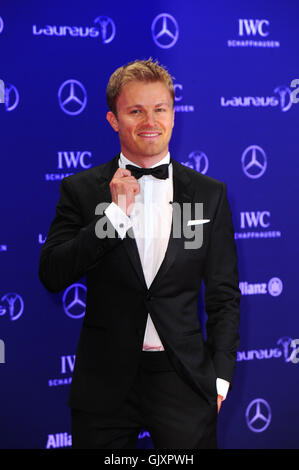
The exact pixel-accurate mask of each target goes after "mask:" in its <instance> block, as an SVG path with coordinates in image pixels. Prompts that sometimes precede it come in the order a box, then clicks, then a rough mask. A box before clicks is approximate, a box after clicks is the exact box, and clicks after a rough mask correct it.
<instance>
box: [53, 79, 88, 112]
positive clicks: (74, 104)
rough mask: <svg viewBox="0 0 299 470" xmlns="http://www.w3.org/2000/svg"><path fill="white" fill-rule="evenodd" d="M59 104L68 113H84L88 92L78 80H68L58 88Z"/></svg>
mask: <svg viewBox="0 0 299 470" xmlns="http://www.w3.org/2000/svg"><path fill="white" fill-rule="evenodd" d="M58 102H59V105H60V107H61V109H62V111H64V112H65V113H66V114H69V115H71V116H75V115H77V114H80V113H82V111H83V109H84V108H85V106H86V103H87V93H86V90H85V88H84V86H83V85H82V83H81V82H79V81H78V80H73V79H70V80H66V81H65V82H63V84H62V85H61V86H60V88H59V90H58Z"/></svg>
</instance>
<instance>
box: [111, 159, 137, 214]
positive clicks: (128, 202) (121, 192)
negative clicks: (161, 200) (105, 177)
mask: <svg viewBox="0 0 299 470" xmlns="http://www.w3.org/2000/svg"><path fill="white" fill-rule="evenodd" d="M109 187H110V192H111V197H112V202H114V203H115V204H117V205H118V206H119V207H120V208H121V209H122V210H123V211H124V212H125V214H127V215H130V213H131V212H132V209H133V206H134V201H135V195H136V194H138V193H139V192H140V186H139V183H138V181H137V179H136V178H134V176H131V172H130V171H129V170H126V169H125V168H118V170H117V171H116V172H115V173H114V176H113V178H112V180H111V181H110V184H109Z"/></svg>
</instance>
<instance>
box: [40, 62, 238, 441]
mask: <svg viewBox="0 0 299 470" xmlns="http://www.w3.org/2000/svg"><path fill="white" fill-rule="evenodd" d="M107 103H108V106H109V112H108V113H107V120H108V122H109V123H110V125H111V126H112V128H113V129H114V131H116V132H117V133H118V136H119V141H120V147H121V153H120V154H119V155H117V156H116V157H115V158H114V159H112V160H111V161H109V162H108V163H105V164H103V165H99V166H97V167H94V168H92V169H89V170H86V171H83V172H80V173H77V174H75V175H72V176H69V177H67V178H65V179H64V180H62V183H61V186H60V193H61V195H60V199H59V201H58V204H57V207H56V216H55V218H54V220H53V222H52V224H51V227H50V230H49V234H48V237H47V240H46V243H45V244H44V246H43V249H42V253H41V259H40V268H39V276H40V279H41V281H42V283H43V284H44V286H45V287H46V288H47V289H48V290H49V291H51V292H58V291H60V290H62V289H65V288H66V287H67V286H69V285H71V284H72V283H74V282H77V281H78V280H79V279H81V278H82V276H84V275H86V283H87V304H86V312H85V317H84V321H83V326H82V330H81V334H80V339H79V343H78V347H77V352H76V362H75V369H74V374H73V381H72V385H71V392H70V398H69V405H70V407H71V414H72V437H73V448H105V449H125V448H127V449H128V448H134V447H135V446H136V440H137V437H138V434H139V432H140V430H141V429H146V430H148V431H149V433H150V435H151V438H152V441H153V444H154V446H155V448H160V449H162V448H164V449H167V448H168V449H179V448H181V449H187V448H189V449H196V448H216V447H217V438H216V427H217V415H218V413H219V410H220V406H221V402H222V401H223V400H224V399H225V397H226V394H227V392H228V389H229V388H230V387H231V385H232V379H233V373H234V369H235V362H236V351H237V347H238V344H239V334H238V328H239V302H240V291H239V288H238V269H237V257H236V249H235V244H234V235H233V227H232V221H231V213H230V208H229V204H228V201H227V196H226V186H225V184H224V183H221V182H219V181H217V180H215V179H212V178H210V177H208V176H203V175H201V174H199V173H198V172H196V171H194V170H192V169H190V168H187V167H185V166H183V165H181V164H180V163H178V162H177V161H176V160H174V159H172V158H171V157H170V154H169V141H170V138H171V134H172V129H173V126H174V87H173V82H172V79H171V77H170V75H169V73H168V72H167V71H166V70H165V68H164V67H162V66H160V65H159V64H158V63H157V62H153V61H152V60H151V59H149V60H137V61H135V62H131V63H129V64H127V65H125V66H123V67H120V68H119V69H117V70H116V71H115V72H114V73H113V74H112V76H111V77H110V80H109V83H108V87H107ZM175 157H176V158H179V155H175ZM104 203H105V204H104ZM103 204H104V205H103ZM186 214H187V216H186ZM199 215H200V216H199ZM190 227H191V228H192V229H190ZM188 230H189V231H188ZM190 230H191V232H190ZM192 237H193V242H194V243H192ZM190 240H191V242H190ZM196 240H197V241H196ZM198 240H200V242H199V243H198ZM202 281H204V285H205V309H206V313H207V322H206V334H207V337H206V340H204V339H203V334H202V329H201V325H200V322H199V317H198V298H199V293H200V288H201V283H202Z"/></svg>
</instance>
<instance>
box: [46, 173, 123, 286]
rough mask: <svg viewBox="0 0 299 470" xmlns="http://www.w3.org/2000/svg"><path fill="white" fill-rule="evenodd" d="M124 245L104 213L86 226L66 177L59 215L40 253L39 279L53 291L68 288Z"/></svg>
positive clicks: (57, 212)
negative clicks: (102, 232) (103, 231)
mask: <svg viewBox="0 0 299 470" xmlns="http://www.w3.org/2000/svg"><path fill="white" fill-rule="evenodd" d="M97 224H101V227H106V228H107V230H106V233H109V234H110V236H105V237H99V236H98V235H97V234H98V233H99V232H98V231H97V230H96V229H97ZM111 235H112V236H111ZM121 242H122V240H121V239H120V237H119V236H118V234H117V233H116V232H115V230H114V228H113V226H112V225H111V223H110V221H109V220H108V218H107V217H106V215H105V214H104V212H103V214H101V215H95V217H94V218H93V219H92V220H91V221H90V223H89V224H88V225H84V224H83V216H82V213H81V212H80V205H79V201H78V200H77V197H76V193H75V191H74V189H73V188H72V183H71V181H70V180H69V179H68V178H65V179H63V180H62V182H61V185H60V199H59V201H58V203H57V206H56V215H55V217H54V220H53V222H52V224H51V226H50V230H49V233H48V236H47V239H46V242H45V244H44V245H43V248H42V251H41V256H40V263H39V278H40V280H41V282H42V284H43V285H44V286H45V287H46V289H48V290H49V291H50V292H58V291H60V290H62V289H65V288H66V287H67V286H69V285H70V284H73V283H74V282H77V281H78V280H79V279H81V278H82V277H83V276H84V275H85V274H86V273H87V272H88V271H89V270H91V269H93V268H94V267H95V266H96V265H97V263H98V262H99V261H100V259H101V257H102V256H103V255H104V254H105V253H107V252H108V251H109V250H111V249H113V248H114V247H115V246H117V245H118V244H119V243H121Z"/></svg>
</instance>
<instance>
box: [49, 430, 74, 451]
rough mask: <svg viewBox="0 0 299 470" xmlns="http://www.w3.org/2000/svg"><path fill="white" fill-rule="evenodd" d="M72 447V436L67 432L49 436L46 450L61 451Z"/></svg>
mask: <svg viewBox="0 0 299 470" xmlns="http://www.w3.org/2000/svg"><path fill="white" fill-rule="evenodd" d="M71 446H72V436H71V434H68V433H67V432H59V433H56V434H49V435H48V440H47V445H46V449H59V448H62V447H71Z"/></svg>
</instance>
